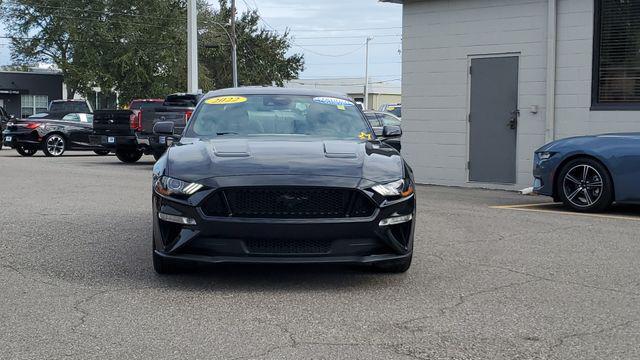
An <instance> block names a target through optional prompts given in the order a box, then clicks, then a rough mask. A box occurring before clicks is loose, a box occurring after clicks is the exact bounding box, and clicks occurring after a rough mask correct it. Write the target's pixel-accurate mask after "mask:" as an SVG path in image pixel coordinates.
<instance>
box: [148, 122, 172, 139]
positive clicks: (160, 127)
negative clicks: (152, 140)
mask: <svg viewBox="0 0 640 360" xmlns="http://www.w3.org/2000/svg"><path fill="white" fill-rule="evenodd" d="M174 126H175V124H174V123H173V122H171V121H159V122H157V123H155V124H154V125H153V132H154V133H155V134H158V135H165V136H173V131H174Z"/></svg>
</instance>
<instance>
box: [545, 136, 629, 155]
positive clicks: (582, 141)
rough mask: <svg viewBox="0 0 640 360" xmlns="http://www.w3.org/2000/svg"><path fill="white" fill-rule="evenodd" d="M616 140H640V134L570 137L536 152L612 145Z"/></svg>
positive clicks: (551, 143)
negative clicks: (590, 145) (599, 144)
mask: <svg viewBox="0 0 640 360" xmlns="http://www.w3.org/2000/svg"><path fill="white" fill-rule="evenodd" d="M616 140H640V133H611V134H600V135H587V136H575V137H569V138H564V139H560V140H556V141H553V142H550V143H548V144H546V145H544V146H542V147H541V148H539V149H538V150H536V152H544V151H554V150H556V149H558V148H561V147H565V146H574V145H578V146H584V145H589V144H594V143H602V142H606V143H610V142H611V141H616Z"/></svg>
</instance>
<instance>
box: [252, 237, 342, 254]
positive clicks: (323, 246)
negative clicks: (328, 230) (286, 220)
mask: <svg viewBox="0 0 640 360" xmlns="http://www.w3.org/2000/svg"><path fill="white" fill-rule="evenodd" d="M245 245H246V246H247V250H248V251H249V253H251V254H254V255H269V254H276V255H286V254H298V255H299V254H327V253H329V251H331V241H329V240H326V239H309V240H261V239H252V240H245Z"/></svg>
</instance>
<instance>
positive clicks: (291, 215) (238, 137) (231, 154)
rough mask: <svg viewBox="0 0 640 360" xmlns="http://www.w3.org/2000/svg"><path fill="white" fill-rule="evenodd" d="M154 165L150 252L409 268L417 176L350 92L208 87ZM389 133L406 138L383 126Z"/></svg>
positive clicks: (164, 257)
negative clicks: (381, 138)
mask: <svg viewBox="0 0 640 360" xmlns="http://www.w3.org/2000/svg"><path fill="white" fill-rule="evenodd" d="M172 127H173V125H172V123H171V122H168V123H163V122H159V123H157V124H156V125H155V129H154V132H157V133H159V134H162V135H163V136H166V138H167V141H168V142H169V145H171V146H170V147H169V149H168V151H167V152H166V153H165V155H164V156H162V157H161V158H160V159H159V160H158V162H157V163H156V165H155V166H154V171H153V260H154V267H155V269H156V271H158V272H159V273H166V272H170V271H171V270H173V266H174V265H175V263H176V262H177V261H202V262H210V263H224V262H231V263H249V262H252V263H359V264H373V265H374V266H376V268H378V269H380V270H384V271H390V272H404V271H406V270H407V269H408V268H409V266H410V264H411V258H412V253H413V237H414V221H415V208H416V198H415V192H414V182H413V174H412V171H411V168H410V167H409V166H408V165H407V164H406V162H405V161H404V160H403V158H402V157H401V156H400V154H399V153H398V151H397V150H395V149H394V148H393V147H391V146H389V145H387V144H386V143H385V142H384V141H379V140H378V139H377V138H376V135H375V134H374V132H373V129H372V128H371V125H370V124H369V123H368V122H367V121H366V119H365V117H364V115H363V113H362V111H361V110H360V109H359V108H358V107H357V106H356V105H355V103H354V102H353V101H352V100H351V99H349V98H348V97H346V96H345V95H341V94H336V93H331V92H324V91H317V90H300V89H282V88H239V89H226V90H219V91H215V92H211V93H209V94H207V96H206V97H205V98H204V99H203V100H202V101H201V102H200V104H199V105H198V107H197V108H196V110H195V112H194V113H193V116H192V118H191V120H190V121H189V123H188V125H187V127H186V128H185V129H184V132H183V133H182V137H181V138H177V137H175V136H173V129H172ZM383 133H384V138H385V139H391V138H394V137H398V136H400V135H401V130H400V129H399V128H398V127H394V126H388V127H385V128H384V129H383Z"/></svg>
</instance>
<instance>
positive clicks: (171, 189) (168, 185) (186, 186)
mask: <svg viewBox="0 0 640 360" xmlns="http://www.w3.org/2000/svg"><path fill="white" fill-rule="evenodd" d="M203 187H204V185H202V184H198V183H190V182H186V181H182V180H179V179H175V178H172V177H169V176H161V177H160V178H159V179H157V180H156V183H155V185H154V188H155V190H156V191H157V192H158V194H160V195H164V196H190V195H193V194H195V193H196V192H198V190H200V189H202V188H203Z"/></svg>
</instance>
